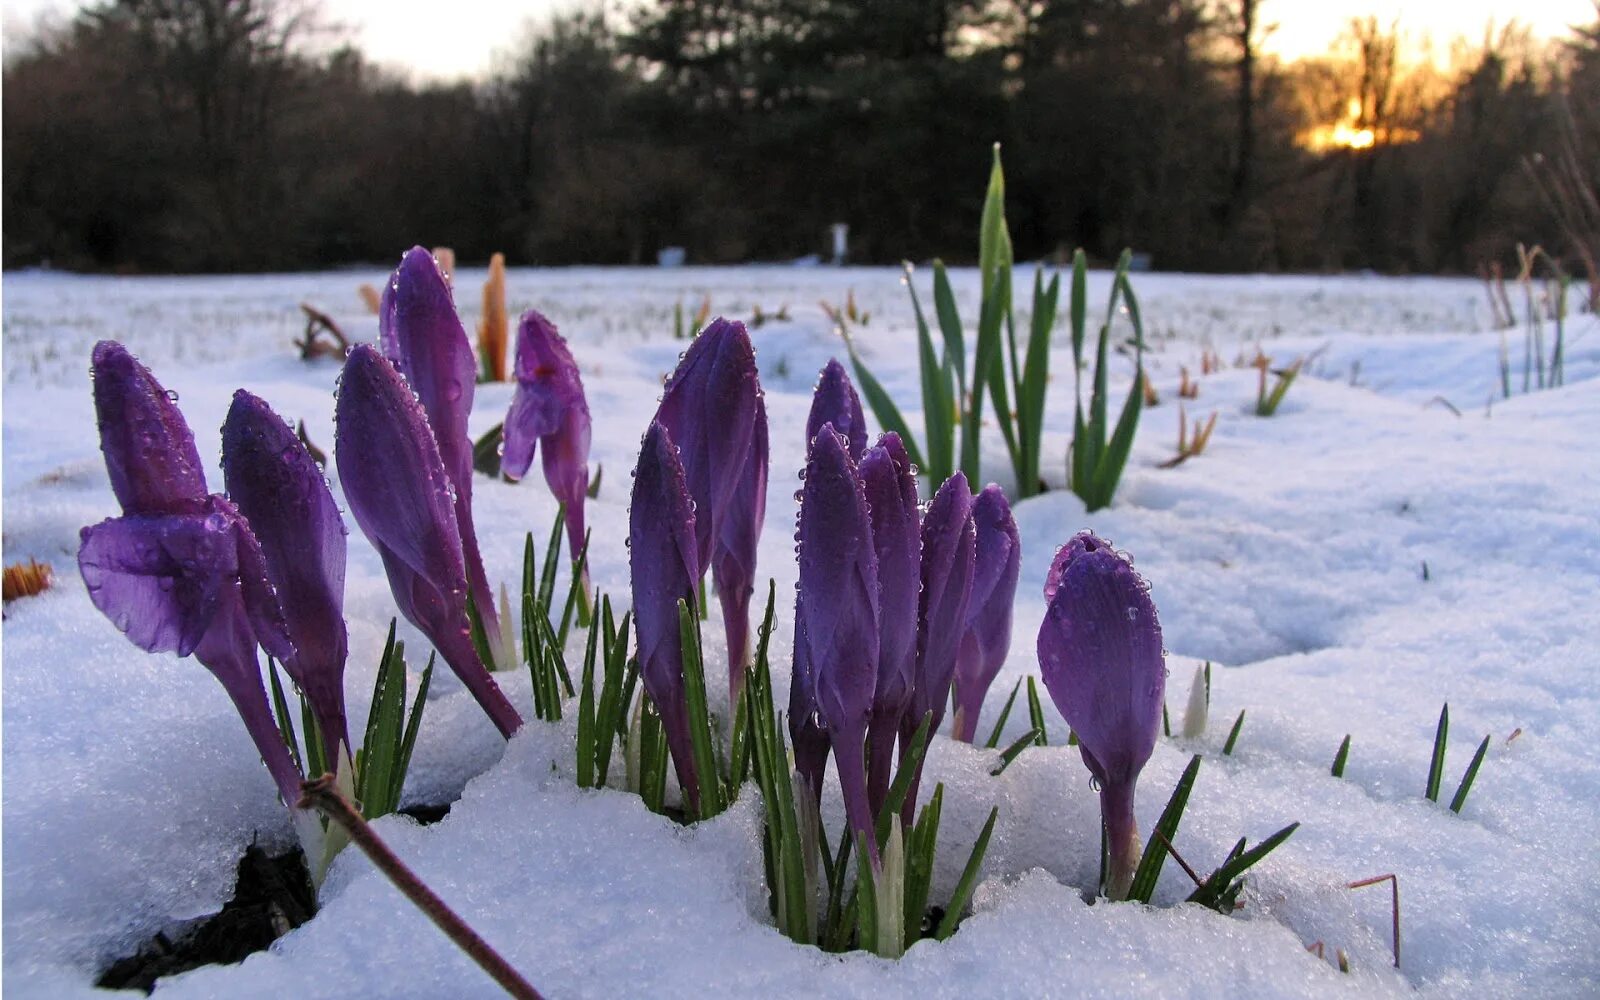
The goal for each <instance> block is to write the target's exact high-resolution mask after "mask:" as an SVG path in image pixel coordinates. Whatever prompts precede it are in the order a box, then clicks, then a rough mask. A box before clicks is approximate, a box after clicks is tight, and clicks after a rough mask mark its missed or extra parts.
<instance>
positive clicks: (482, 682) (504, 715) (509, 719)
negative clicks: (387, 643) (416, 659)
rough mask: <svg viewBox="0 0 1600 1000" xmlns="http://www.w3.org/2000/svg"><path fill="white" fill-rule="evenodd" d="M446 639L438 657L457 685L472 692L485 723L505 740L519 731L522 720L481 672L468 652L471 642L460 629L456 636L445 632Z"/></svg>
mask: <svg viewBox="0 0 1600 1000" xmlns="http://www.w3.org/2000/svg"><path fill="white" fill-rule="evenodd" d="M485 624H487V623H485ZM446 635H447V637H446V639H445V642H444V644H443V645H441V646H440V647H439V655H441V656H443V657H444V660H445V662H446V663H448V664H450V668H451V669H452V670H454V671H455V673H456V676H457V677H459V678H461V683H462V684H465V685H466V687H467V690H468V691H470V692H472V697H473V698H475V699H477V702H478V704H479V705H481V706H482V707H483V711H484V713H485V714H487V715H488V716H489V721H491V722H493V723H494V725H495V728H496V729H498V730H500V735H501V736H504V737H505V738H506V739H508V740H509V739H510V738H511V736H512V734H514V733H515V732H516V731H517V730H518V729H521V728H522V716H521V715H518V714H517V710H516V709H515V708H513V707H512V705H511V702H510V701H508V700H507V699H506V696H505V692H503V691H501V690H500V685H498V684H496V683H495V682H494V678H493V677H491V676H490V675H489V671H488V670H486V669H484V666H483V661H482V660H480V659H478V651H477V650H475V649H473V648H472V639H471V638H470V637H468V635H467V632H466V630H465V629H462V630H461V631H460V632H459V634H458V633H456V632H453V631H448V630H447V632H446ZM445 647H449V648H445Z"/></svg>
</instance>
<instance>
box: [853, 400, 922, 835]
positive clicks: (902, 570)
mask: <svg viewBox="0 0 1600 1000" xmlns="http://www.w3.org/2000/svg"><path fill="white" fill-rule="evenodd" d="M856 475H857V476H858V477H860V479H861V489H862V492H863V494H864V495H865V496H866V500H867V506H868V507H869V508H870V509H871V512H872V545H873V549H874V551H875V552H876V553H877V556H878V594H879V600H878V680H877V686H876V687H875V688H874V690H873V695H872V718H871V721H870V722H869V723H868V724H867V791H868V797H869V798H870V800H871V802H872V811H873V813H874V814H876V813H877V812H878V809H879V808H880V807H881V806H882V805H883V800H884V797H885V795H886V794H887V792H888V790H889V776H890V772H891V770H892V769H893V766H894V761H893V751H894V741H895V736H896V735H897V734H898V733H899V729H900V719H901V717H902V716H904V715H905V711H906V706H907V704H908V703H909V702H910V700H911V692H912V685H913V683H914V681H915V678H916V671H917V604H918V595H919V594H920V593H921V591H922V534H921V532H922V528H921V521H922V517H921V513H920V512H919V511H918V510H917V477H916V474H915V473H913V472H912V471H911V457H910V456H909V455H908V454H907V453H906V448H905V445H904V444H903V443H902V442H901V440H900V435H898V434H895V433H894V432H892V431H891V432H889V433H887V434H884V435H883V436H882V437H880V438H878V443H877V444H876V445H874V446H873V447H872V448H869V449H868V450H867V452H866V454H864V455H862V457H861V462H860V464H858V465H857V466H856Z"/></svg>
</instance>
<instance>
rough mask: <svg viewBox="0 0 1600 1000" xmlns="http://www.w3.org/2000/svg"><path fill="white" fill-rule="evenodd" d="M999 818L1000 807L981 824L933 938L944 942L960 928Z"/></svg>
mask: <svg viewBox="0 0 1600 1000" xmlns="http://www.w3.org/2000/svg"><path fill="white" fill-rule="evenodd" d="M999 818H1000V807H999V806H996V807H994V808H993V809H990V810H989V820H988V822H986V823H984V824H983V832H982V833H980V834H978V840H977V842H976V843H974V844H973V845H972V853H971V854H970V855H968V856H967V866H966V867H965V868H963V869H962V870H961V879H960V881H958V882H957V883H956V891H955V892H954V893H952V894H951V895H950V904H949V905H948V906H946V907H945V910H944V918H943V919H942V920H940V921H939V927H938V929H937V930H935V931H934V933H933V936H934V937H935V938H936V939H938V940H940V941H944V940H946V939H948V938H949V937H950V935H952V934H954V933H955V932H956V928H957V927H959V926H961V915H962V913H964V912H965V911H966V908H967V904H968V903H970V902H971V901H972V893H973V891H974V890H975V889H977V887H978V873H979V872H980V871H982V870H983V856H984V854H985V853H987V852H988V850H989V838H990V837H991V836H992V835H993V834H994V824H995V821H996V820H998V819H999Z"/></svg>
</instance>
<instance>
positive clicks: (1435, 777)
mask: <svg viewBox="0 0 1600 1000" xmlns="http://www.w3.org/2000/svg"><path fill="white" fill-rule="evenodd" d="M1449 739H1450V705H1449V703H1448V702H1446V703H1445V706H1444V708H1443V709H1442V710H1441V711H1440V712H1439V728H1438V729H1436V730H1434V733H1433V757H1432V760H1431V762H1430V763H1429V765H1428V787H1427V789H1426V790H1425V791H1424V792H1423V795H1425V796H1426V797H1427V799H1428V801H1429V802H1438V801H1439V783H1440V782H1441V781H1443V780H1444V748H1445V744H1446V743H1447V742H1448V741H1449Z"/></svg>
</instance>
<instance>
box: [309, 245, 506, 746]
mask: <svg viewBox="0 0 1600 1000" xmlns="http://www.w3.org/2000/svg"><path fill="white" fill-rule="evenodd" d="M430 266H431V265H430ZM334 415H335V421H336V427H335V437H334V462H335V464H336V465H337V467H338V469H339V479H340V482H341V484H342V485H343V487H344V496H345V501H346V502H347V503H348V504H349V505H350V513H351V514H352V515H353V516H354V517H355V519H356V524H358V525H360V526H361V531H362V533H363V534H365V535H366V536H367V539H368V540H369V541H371V542H372V545H373V548H375V549H377V550H378V555H379V556H381V557H382V559H383V569H384V572H385V573H387V574H388V577H389V589H390V591H391V592H392V593H393V594H394V599H395V604H396V605H397V606H398V607H399V608H400V613H401V614H402V615H404V616H405V618H406V620H407V621H409V622H411V623H412V624H413V625H415V626H416V627H417V628H418V629H420V630H421V631H422V633H423V634H424V635H426V636H427V637H428V639H429V640H430V641H431V642H432V643H433V645H434V648H436V649H437V650H438V651H439V655H441V656H443V657H444V660H445V662H446V663H448V664H449V665H450V668H451V669H452V670H454V671H455V673H456V676H458V677H460V678H461V682H462V683H463V684H465V685H466V687H467V690H469V691H471V692H472V695H473V697H474V698H476V699H477V700H478V704H479V705H481V706H483V710H484V712H486V713H487V714H488V716H489V718H490V720H492V721H493V722H494V724H495V726H496V727H497V728H498V729H499V730H500V732H501V733H502V734H503V735H505V736H507V737H509V736H510V735H511V734H512V733H514V732H516V730H517V729H518V727H520V726H521V725H522V717H521V716H519V715H518V714H517V710H516V709H515V708H512V707H511V703H510V702H509V701H507V700H506V697H505V695H504V694H503V693H501V691H500V688H499V686H498V685H497V684H495V682H494V678H492V677H490V676H489V672H488V671H487V670H486V669H484V666H483V661H482V660H480V659H479V658H478V653H477V650H476V649H474V648H473V645H472V639H471V636H470V635H469V633H468V630H467V582H466V569H465V566H464V564H463V562H462V554H461V552H462V550H461V534H460V531H459V529H458V527H457V520H456V508H455V506H454V504H453V497H452V495H451V490H452V484H451V480H450V477H449V475H448V474H447V473H446V472H445V467H444V462H443V461H442V460H441V459H440V457H439V446H438V445H437V444H436V443H435V442H434V438H433V431H432V429H431V428H430V426H429V424H428V419H427V417H426V415H425V414H424V413H423V411H422V407H421V406H420V405H419V404H418V403H417V400H416V398H415V397H414V396H412V395H411V389H410V387H409V386H407V384H406V382H405V380H404V379H403V378H401V377H400V373H399V372H398V371H396V370H395V367H394V366H393V365H391V364H390V363H389V362H388V361H387V360H385V359H384V358H383V357H382V356H380V355H379V354H378V352H377V351H376V350H374V349H373V348H372V347H370V346H369V345H366V344H360V345H357V346H356V347H355V348H353V349H352V350H351V351H350V357H349V358H348V359H347V360H346V361H345V366H344V373H343V374H342V375H340V377H339V398H338V402H337V404H336V407H335V411H334ZM483 607H485V608H489V607H493V602H488V601H486V602H485V603H484V605H483ZM490 634H494V633H492V632H491V633H490Z"/></svg>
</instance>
